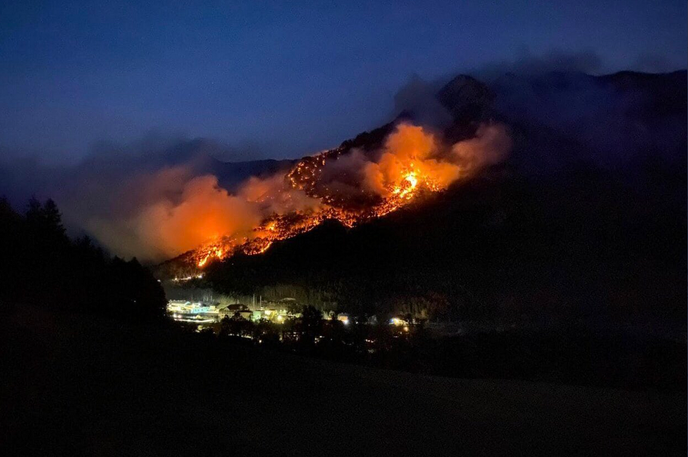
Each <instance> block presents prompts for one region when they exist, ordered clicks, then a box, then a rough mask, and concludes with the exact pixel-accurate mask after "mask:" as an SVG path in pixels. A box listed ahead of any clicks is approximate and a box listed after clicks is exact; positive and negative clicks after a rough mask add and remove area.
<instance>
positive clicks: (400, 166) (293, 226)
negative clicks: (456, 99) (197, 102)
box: [177, 124, 510, 268]
mask: <svg viewBox="0 0 688 457" xmlns="http://www.w3.org/2000/svg"><path fill="white" fill-rule="evenodd" d="M509 146H510V141H509V139H508V136H506V133H505V131H504V129H503V128H501V127H498V126H485V127H482V128H481V129H479V130H478V136H477V137H476V138H474V139H471V140H467V141H465V142H460V143H457V144H455V145H443V144H441V142H439V141H438V140H437V139H436V137H435V136H434V135H433V134H432V133H430V132H428V131H426V130H425V129H424V128H423V127H419V126H415V125H411V124H400V125H398V126H397V128H396V130H395V131H394V132H393V133H392V134H390V135H389V137H388V138H387V140H386V142H385V144H384V146H383V148H382V149H381V150H379V151H374V155H373V156H372V157H371V153H370V152H366V153H364V152H361V151H348V152H346V153H344V151H343V150H342V149H341V148H337V149H333V150H330V151H325V152H322V153H320V154H316V155H314V156H311V157H306V158H304V159H301V160H300V161H299V162H298V163H297V164H296V165H295V166H294V167H292V169H291V170H290V171H289V172H288V173H286V174H276V175H273V176H272V177H270V178H267V179H258V178H251V179H249V180H248V181H247V182H246V183H245V184H244V186H243V187H242V188H241V190H240V191H239V192H238V194H237V196H236V197H234V196H229V195H226V196H225V197H226V198H224V199H223V203H222V204H221V206H222V205H224V206H226V207H229V206H232V205H236V204H237V203H236V202H234V199H236V200H238V201H240V202H242V204H243V205H246V207H245V208H242V210H243V212H240V213H238V214H237V213H236V212H233V211H229V212H227V213H226V214H225V215H224V216H221V217H220V216H213V212H214V211H216V210H220V211H221V210H222V208H217V207H213V208H211V209H210V210H209V211H206V210H204V211H202V215H201V216H202V217H200V218H197V219H196V220H197V223H194V224H192V226H193V227H192V228H189V229H188V230H194V231H199V233H200V232H203V236H204V237H205V240H206V243H205V244H204V245H203V247H201V248H198V249H196V250H195V251H193V252H191V253H190V256H191V257H190V259H189V260H192V261H193V263H194V264H195V265H196V266H197V267H199V268H203V267H205V266H207V265H208V263H209V262H211V261H212V260H214V259H224V258H227V257H229V256H232V255H234V254H235V253H237V252H242V253H244V254H248V255H255V254H261V253H263V252H265V251H266V250H268V249H269V248H270V246H271V245H272V244H273V243H274V242H275V241H278V240H283V239H286V238H290V237H293V236H295V235H297V234H300V233H304V232H307V231H309V230H311V229H313V228H315V227H317V226H318V225H319V224H320V223H322V222H323V221H324V220H326V219H336V220H338V221H340V222H341V223H342V224H344V225H345V226H347V227H352V226H354V225H356V224H358V223H361V222H364V221H366V220H370V219H372V218H376V217H380V216H383V215H385V214H389V213H391V212H393V211H396V210H398V209H400V208H402V207H404V206H406V205H408V204H410V203H412V202H414V201H417V200H419V199H420V198H422V197H423V196H424V195H428V194H429V193H433V192H440V191H443V190H445V189H447V187H449V185H451V184H452V183H453V182H455V181H457V180H458V179H463V178H465V177H467V176H470V174H472V173H473V172H474V171H475V170H477V169H479V168H480V167H481V166H483V165H487V164H491V163H496V162H498V161H499V160H501V158H502V157H503V154H504V153H505V152H506V150H507V149H508V148H509ZM366 154H367V155H366ZM214 184H215V185H216V181H215V183H214ZM227 199H229V201H230V202H231V205H230V204H228V202H227V201H226V200H227ZM177 209H178V208H177ZM190 217H194V216H193V215H191V216H190ZM229 220H232V221H235V222H234V223H232V224H230V223H228V221H229ZM237 221H241V225H243V226H244V227H240V226H239V224H238V222H237ZM246 223H249V224H250V225H251V226H250V227H248V228H246ZM223 227H227V228H229V229H230V230H224V231H223ZM242 228H243V229H242Z"/></svg>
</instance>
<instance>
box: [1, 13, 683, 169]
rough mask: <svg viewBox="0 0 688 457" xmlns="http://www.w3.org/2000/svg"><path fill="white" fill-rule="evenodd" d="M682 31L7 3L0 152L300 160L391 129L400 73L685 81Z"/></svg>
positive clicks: (449, 17) (644, 24) (639, 25)
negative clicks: (213, 147)
mask: <svg viewBox="0 0 688 457" xmlns="http://www.w3.org/2000/svg"><path fill="white" fill-rule="evenodd" d="M430 3H432V4H431V5H430ZM686 18H687V10H686V2H685V0H677V1H655V2H648V1H635V0H625V1H621V0H620V1H605V2H587V1H579V2H561V3H560V2H551V1H531V2H516V1H499V2H491V1H485V0H468V1H464V2H456V1H441V2H400V1H396V2H361V3H360V4H359V3H358V2H353V1H345V2H291V1H289V2H278V1H271V2H258V1H247V2H220V1H218V2H183V1H174V2H160V3H159V4H155V2H144V1H123V0H111V1H107V2H93V1H76V2H72V1H65V0H60V1H45V2H35V1H27V0H20V1H13V0H9V1H8V0H4V1H3V2H1V4H0V151H2V153H3V154H5V155H6V156H10V155H32V156H37V157H40V158H41V159H43V160H47V161H52V162H55V161H57V162H74V161H75V160H78V159H79V158H80V157H83V156H84V155H85V154H87V153H88V151H89V148H91V147H92V145H93V144H94V143H95V142H99V141H113V142H127V141H132V140H134V139H137V138H141V137H142V136H144V135H150V134H151V132H157V134H159V135H174V136H183V137H205V138H211V139H214V140H217V141H220V142H222V143H226V144H227V145H229V146H231V147H232V148H234V150H235V151H236V157H237V158H247V157H294V156H301V155H303V154H306V153H309V152H314V151H316V150H319V149H322V148H325V147H329V146H333V145H336V144H338V143H339V142H341V141H342V140H344V139H346V138H348V137H350V136H351V135H354V134H356V133H358V132H360V131H362V130H366V129H370V128H373V127H375V126H377V125H379V123H381V122H383V121H386V120H389V116H390V115H391V114H392V112H393V110H394V94H395V93H396V91H397V90H398V89H399V88H400V87H401V86H402V85H403V84H404V83H405V82H407V81H408V80H409V78H410V77H411V75H413V74H417V75H419V76H420V77H422V78H424V79H427V80H433V79H437V78H443V77H448V76H451V75H452V74H454V73H457V72H459V71H468V70H471V69H479V68H481V67H484V66H485V65H488V64H494V63H497V62H505V61H506V62H513V61H515V60H518V59H522V58H525V57H528V56H531V57H532V56H543V55H544V56H546V55H548V53H552V52H558V53H563V54H566V53H571V54H575V53H580V52H583V53H587V54H586V55H588V56H594V57H595V59H598V60H599V62H598V63H597V64H596V65H594V68H588V69H587V70H590V71H595V72H598V73H601V72H609V71H615V70H620V69H639V70H646V71H666V70H673V69H677V68H685V66H686V60H687V57H686V37H687V26H686ZM595 59H593V60H595ZM583 69H584V70H585V68H583Z"/></svg>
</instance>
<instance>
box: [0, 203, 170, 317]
mask: <svg viewBox="0 0 688 457" xmlns="http://www.w3.org/2000/svg"><path fill="white" fill-rule="evenodd" d="M0 301H2V302H5V303H13V304H16V305H21V304H32V305H39V306H43V307H48V308H52V309H61V310H70V311H78V312H94V313H98V314H107V315H113V316H118V317H122V318H126V319H134V320H143V321H150V320H153V319H157V318H161V317H163V316H164V310H165V304H166V299H165V293H164V291H163V289H162V287H161V286H160V284H159V283H158V281H157V280H156V279H155V278H154V277H153V275H152V274H151V273H150V272H149V271H148V269H146V268H145V267H144V266H142V265H141V264H140V263H139V262H138V261H137V260H136V258H134V259H132V260H129V261H125V260H123V259H120V258H118V257H110V255H108V254H107V253H106V252H104V251H103V249H102V248H100V247H99V246H97V245H96V244H95V243H94V242H93V241H92V240H91V239H90V238H89V237H88V236H81V237H78V238H75V239H71V238H70V237H68V236H67V234H66V230H65V227H64V225H63V222H62V215H61V213H60V211H59V209H58V207H57V205H56V204H55V202H54V201H53V200H52V199H48V200H46V201H45V202H40V201H39V200H37V199H36V198H31V199H30V200H29V202H28V205H27V207H26V211H25V212H24V213H20V212H18V211H16V210H15V209H14V208H12V206H11V205H10V203H9V202H8V200H7V199H6V198H0Z"/></svg>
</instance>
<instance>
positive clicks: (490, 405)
mask: <svg viewBox="0 0 688 457" xmlns="http://www.w3.org/2000/svg"><path fill="white" fill-rule="evenodd" d="M3 317H4V320H3V321H2V323H1V324H0V343H1V345H0V348H1V352H0V356H1V357H0V370H1V372H2V373H3V376H2V377H0V386H1V387H0V410H2V415H1V416H0V417H1V418H2V419H0V427H1V429H2V433H1V434H0V440H1V441H0V447H1V448H0V452H2V451H4V450H8V451H12V452H10V453H7V452H2V455H27V454H34V455H233V454H241V455H330V456H332V455H409V454H411V455H418V454H425V455H442V454H445V455H457V454H458V455H461V454H467V455H504V454H509V455H519V454H520V455H537V454H539V455H573V454H576V455H586V454H588V455H589V454H603V455H673V454H675V455H680V454H683V455H685V450H686V396H685V394H664V393H662V394H660V393H648V392H645V393H639V392H623V391H614V390H605V389H596V388H579V387H568V386H555V385H549V384H533V383H527V382H513V381H492V380H485V381H481V380H478V381H464V380H457V379H445V378H434V377H423V376H417V375H412V374H408V373H396V372H387V371H380V370H372V369H368V368H364V367H357V366H350V365H341V364H334V363H329V362H324V361H319V360H313V359H304V358H300V357H297V356H290V355H284V354H278V353H270V352H266V351H260V350H256V349H253V348H249V347H238V346H226V347H221V346H219V345H217V344H213V342H212V341H206V340H203V339H200V338H193V339H189V338H179V337H177V336H175V334H174V332H171V331H167V330H165V329H157V328H154V329H150V328H145V327H135V326H123V325H120V324H118V323H115V322H111V321H104V320H97V319H94V318H90V317H89V318H86V317H80V316H63V315H55V314H50V313H45V312H43V311H40V310H36V309H29V310H24V311H17V310H14V311H8V312H6V313H3ZM2 448H4V449H2Z"/></svg>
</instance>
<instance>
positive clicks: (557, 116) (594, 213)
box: [205, 71, 686, 332]
mask: <svg viewBox="0 0 688 457" xmlns="http://www.w3.org/2000/svg"><path fill="white" fill-rule="evenodd" d="M438 100H439V101H440V103H442V105H443V106H444V107H445V108H446V109H447V110H448V111H449V112H450V113H451V115H452V117H453V119H454V121H453V122H452V123H451V125H449V126H448V127H446V128H445V129H444V133H443V134H444V135H445V137H447V138H451V139H452V140H456V139H461V138H468V137H470V136H471V135H473V134H474V133H475V130H476V128H477V126H478V125H479V124H480V123H481V122H495V121H498V122H502V123H505V124H506V125H508V126H509V128H510V133H511V136H512V139H513V143H514V147H513V151H512V153H511V156H510V157H509V158H508V159H507V160H506V161H505V162H503V163H501V164H499V165H496V166H493V167H490V168H488V169H486V170H484V171H483V172H482V173H481V174H480V175H478V176H476V177H475V178H474V179H472V180H469V181H462V182H459V183H458V184H456V185H454V186H452V187H451V188H450V189H449V190H448V191H446V192H444V193H439V194H436V195H433V196H431V197H429V198H428V199H426V200H424V201H422V202H415V203H414V204H412V205H409V206H408V207H406V208H404V209H402V210H399V211H397V212H395V213H391V214H389V215H387V216H385V217H383V218H379V219H376V220H372V221H370V222H368V223H366V224H361V225H359V226H356V227H354V228H345V227H343V226H341V225H340V224H338V223H336V222H331V223H325V224H322V225H321V226H319V227H317V228H316V229H314V230H312V231H310V232H308V233H304V234H301V235H298V236H295V237H293V238H291V239H287V240H283V241H279V242H275V243H274V245H273V246H272V247H271V248H270V249H269V250H267V252H265V253H264V254H262V255H254V256H247V255H236V256H234V257H231V258H229V259H226V260H225V261H223V262H217V263H215V264H213V265H211V266H210V267H208V269H207V275H206V279H205V281H207V282H206V284H208V285H210V286H212V287H213V288H214V289H215V290H216V291H219V292H224V293H227V294H237V293H244V294H247V295H250V294H261V295H264V296H269V295H270V294H272V295H279V292H275V291H276V290H277V289H278V288H279V287H280V286H285V287H286V286H289V287H288V288H286V289H285V290H287V289H288V290H290V292H289V293H290V294H292V295H294V294H297V293H298V294H300V297H301V298H300V299H301V300H302V301H304V302H308V303H311V304H316V305H318V306H320V307H322V308H333V309H339V310H340V311H349V312H355V313H359V312H360V313H367V314H374V313H383V314H384V313H399V312H403V313H411V314H414V315H417V316H419V317H425V318H440V317H445V318H460V319H464V320H466V319H470V320H482V321H490V322H499V323H500V325H515V324H516V323H518V325H533V324H541V323H543V322H549V323H554V322H569V323H571V322H585V323H586V324H587V325H592V326H596V325H609V323H610V322H614V323H616V324H615V325H630V326H632V327H633V328H634V329H636V330H637V331H641V332H642V331H644V330H643V329H647V328H650V327H651V328H654V329H660V331H665V330H666V331H670V330H671V331H673V330H676V329H680V328H681V327H683V326H684V323H685V316H686V301H685V296H684V295H685V294H684V291H685V288H686V256H685V249H684V248H683V247H685V245H686V220H685V213H686V199H685V189H686V167H685V154H686V134H685V131H686V130H685V129H686V72H685V71H681V72H675V73H669V74H661V75H648V74H641V73H631V72H622V73H617V74H614V75H606V76H599V77H598V76H589V75H583V74H565V73H551V74H546V75H538V76H527V77H524V76H516V75H504V76H503V77H501V78H498V79H496V80H494V81H492V82H490V83H487V84H485V83H482V82H480V81H478V80H476V79H474V78H471V77H468V76H459V77H457V78H455V79H453V80H452V81H450V82H449V83H448V84H447V85H446V86H445V87H444V88H443V89H442V90H440V92H439V93H438ZM402 117H403V118H404V119H413V117H414V113H412V112H406V113H403V114H402ZM394 125H395V123H390V124H387V125H385V126H383V127H381V128H379V129H376V130H373V131H371V132H366V133H363V134H361V135H359V136H357V137H356V138H354V139H352V140H349V141H346V142H344V143H343V144H342V145H341V146H340V148H338V151H339V152H338V153H339V154H347V153H348V151H350V150H352V149H353V148H358V149H364V150H366V149H370V150H372V149H375V148H378V147H379V146H380V144H381V143H382V141H383V140H384V138H385V137H386V136H387V135H388V134H389V132H390V131H391V130H392V129H393V127H394ZM677 247H678V249H677ZM295 291H296V292H295ZM285 293H286V292H285ZM275 298H279V297H277V296H276V297H275ZM282 298H283V297H282ZM679 331H680V330H679Z"/></svg>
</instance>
